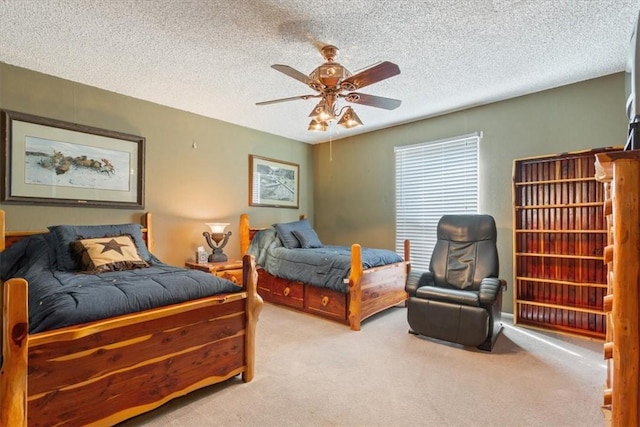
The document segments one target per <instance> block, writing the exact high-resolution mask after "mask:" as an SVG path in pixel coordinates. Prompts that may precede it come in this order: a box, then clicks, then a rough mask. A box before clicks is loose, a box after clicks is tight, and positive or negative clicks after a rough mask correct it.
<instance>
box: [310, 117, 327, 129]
mask: <svg viewBox="0 0 640 427" xmlns="http://www.w3.org/2000/svg"><path fill="white" fill-rule="evenodd" d="M327 126H328V125H327V122H323V121H318V120H316V119H313V120H311V122H309V127H308V128H307V130H310V131H312V132H324V131H326V130H327Z"/></svg>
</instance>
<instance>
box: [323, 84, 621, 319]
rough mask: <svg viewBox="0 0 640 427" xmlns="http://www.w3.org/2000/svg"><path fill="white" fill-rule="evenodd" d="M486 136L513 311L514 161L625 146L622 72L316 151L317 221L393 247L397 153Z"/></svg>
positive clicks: (484, 171)
mask: <svg viewBox="0 0 640 427" xmlns="http://www.w3.org/2000/svg"><path fill="white" fill-rule="evenodd" d="M427 102H428V101H427ZM400 108H402V107H400ZM365 125H366V124H365ZM476 131H481V132H482V133H483V138H482V140H481V142H480V210H481V211H482V212H483V213H488V214H491V215H493V216H494V218H495V219H496V223H497V225H498V250H499V253H500V270H501V276H502V277H503V278H505V279H507V281H508V282H509V290H508V293H507V295H506V297H505V304H504V309H505V311H508V312H512V309H513V292H512V291H513V288H512V286H513V252H512V251H513V218H512V214H513V213H512V206H513V204H512V185H511V183H512V169H513V161H514V159H520V158H526V157H533V156H540V155H547V154H554V153H561V152H567V151H579V150H584V149H589V148H596V147H606V146H616V145H620V146H622V145H624V143H625V140H626V133H627V121H626V118H625V111H624V78H623V74H622V73H620V74H614V75H610V76H605V77H602V78H598V79H594V80H589V81H585V82H581V83H577V84H572V85H568V86H564V87H560V88H557V89H552V90H547V91H543V92H538V93H534V94H531V95H526V96H522V97H518V98H513V99H510V100H506V101H501V102H496V103H493V104H488V105H484V106H480V107H476V108H470V109H467V110H464V111H459V112H454V113H451V114H446V115H442V116H438V117H433V118H429V119H425V120H421V121H417V122H414V123H410V124H406V125H402V126H397V127H394V128H389V129H385V130H380V131H375V132H371V133H367V134H365V135H359V136H355V137H352V138H347V139H341V140H338V141H333V143H332V144H331V145H332V147H331V149H330V146H329V145H330V144H329V143H325V144H317V145H314V147H313V162H314V167H313V185H314V207H315V210H314V218H315V228H316V229H317V231H318V234H319V236H320V237H321V239H322V240H323V242H327V243H332V244H350V243H352V242H358V243H361V244H362V245H364V246H371V247H385V248H389V249H393V248H394V242H395V231H394V223H395V188H394V173H395V170H394V151H393V149H394V147H395V146H401V145H406V144H414V143H419V142H425V141H432V140H439V139H445V138H450V137H454V136H459V135H465V134H469V133H472V132H476Z"/></svg>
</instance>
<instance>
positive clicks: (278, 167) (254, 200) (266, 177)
mask: <svg viewBox="0 0 640 427" xmlns="http://www.w3.org/2000/svg"><path fill="white" fill-rule="evenodd" d="M299 175H300V166H299V165H297V164H295V163H290V162H283V161H280V160H274V159H268V158H266V157H260V156H254V155H249V206H269V207H276V208H294V209H297V208H298V206H299V200H298V199H299V197H298V191H299V188H300V177H299Z"/></svg>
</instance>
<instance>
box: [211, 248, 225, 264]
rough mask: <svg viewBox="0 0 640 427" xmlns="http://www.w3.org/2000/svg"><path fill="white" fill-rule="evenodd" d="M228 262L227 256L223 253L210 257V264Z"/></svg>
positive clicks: (213, 254) (214, 253)
mask: <svg viewBox="0 0 640 427" xmlns="http://www.w3.org/2000/svg"><path fill="white" fill-rule="evenodd" d="M227 260H228V258H227V255H225V253H224V252H222V251H220V252H213V253H212V254H211V255H209V262H223V261H227Z"/></svg>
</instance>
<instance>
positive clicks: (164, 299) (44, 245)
mask: <svg viewBox="0 0 640 427" xmlns="http://www.w3.org/2000/svg"><path fill="white" fill-rule="evenodd" d="M56 248H57V241H56V239H55V234H54V233H53V232H50V233H43V234H36V235H33V236H30V237H27V238H25V239H22V240H20V241H19V242H18V243H16V244H14V245H12V246H11V247H9V248H8V249H7V250H6V251H4V252H2V253H0V254H1V255H0V256H1V259H0V273H1V277H0V278H1V279H2V280H3V281H7V280H9V279H10V278H12V277H21V278H24V279H26V280H27V281H28V282H29V332H30V333H37V332H42V331H48V330H52V329H58V328H62V327H65V326H71V325H77V324H82V323H87V322H91V321H95V320H100V319H106V318H109V317H114V316H120V315H123V314H129V313H136V312H140V311H144V310H149V309H152V308H157V307H162V306H166V305H171V304H179V303H182V302H185V301H189V300H193V299H197V298H203V297H207V296H212V295H216V294H221V293H232V292H238V290H239V288H238V287H237V286H236V285H234V284H233V283H232V282H230V281H228V280H225V279H221V278H219V277H216V276H213V275H211V274H207V273H204V272H202V271H198V270H187V269H184V268H178V267H173V266H170V265H167V264H164V263H162V262H161V261H160V260H158V259H157V258H156V257H154V256H152V255H150V254H149V255H147V258H146V261H147V262H148V267H145V268H135V269H130V270H124V271H105V272H101V273H86V272H83V271H79V270H76V269H71V270H67V269H59V268H58V261H57V257H56Z"/></svg>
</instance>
